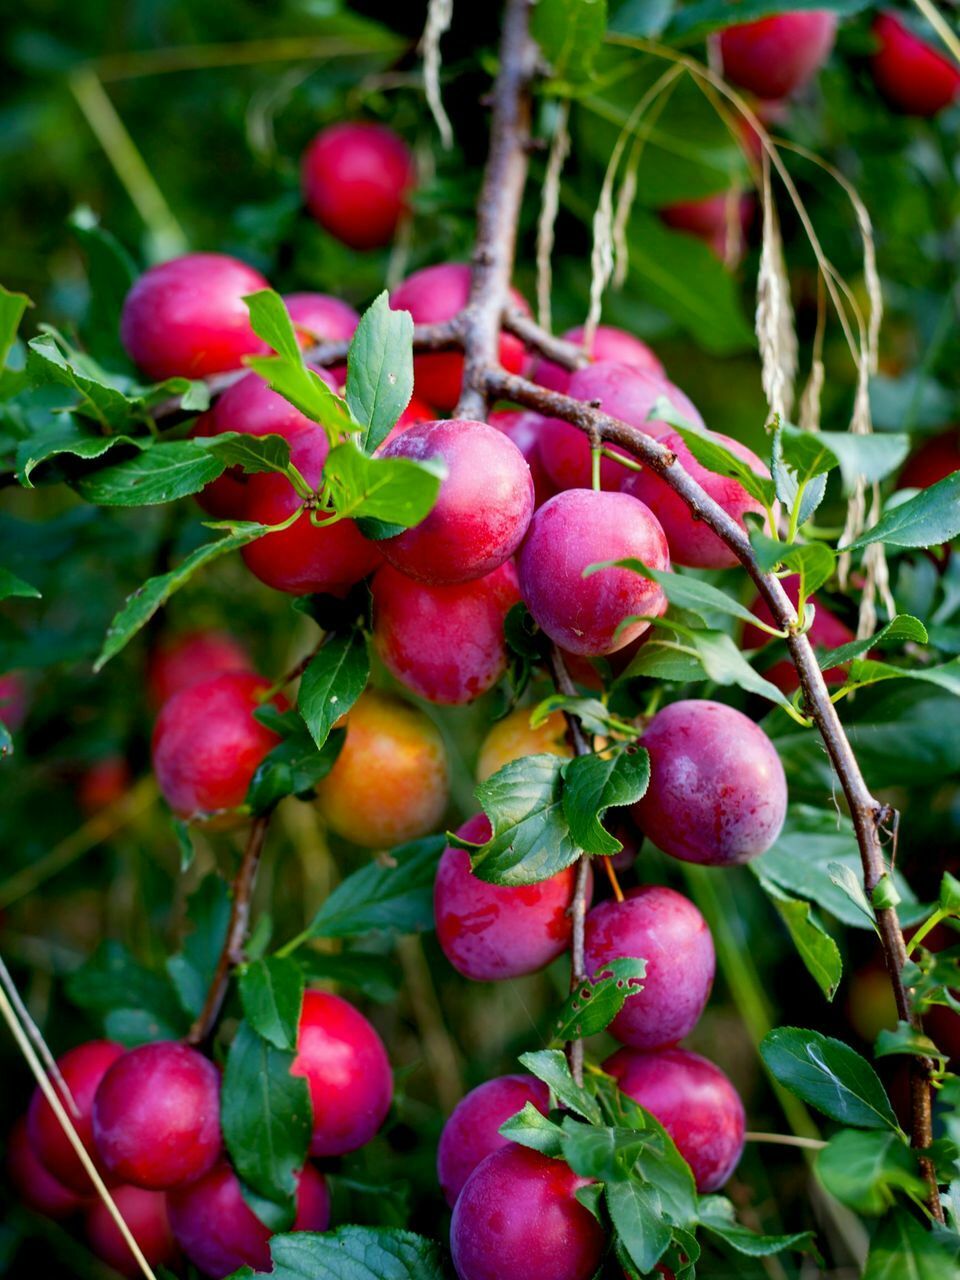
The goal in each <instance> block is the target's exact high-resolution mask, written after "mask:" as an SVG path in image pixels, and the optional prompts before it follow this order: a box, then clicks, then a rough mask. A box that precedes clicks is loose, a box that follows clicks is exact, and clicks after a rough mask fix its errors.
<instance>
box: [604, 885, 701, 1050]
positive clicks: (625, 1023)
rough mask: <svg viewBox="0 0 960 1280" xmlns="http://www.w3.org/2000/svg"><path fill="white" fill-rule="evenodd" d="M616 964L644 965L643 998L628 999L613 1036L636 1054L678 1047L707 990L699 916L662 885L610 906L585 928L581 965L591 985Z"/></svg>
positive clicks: (639, 995) (633, 891)
mask: <svg viewBox="0 0 960 1280" xmlns="http://www.w3.org/2000/svg"><path fill="white" fill-rule="evenodd" d="M621 956H627V957H635V958H637V959H643V960H646V962H647V973H646V977H645V978H644V979H643V990H642V991H639V992H637V994H636V995H632V996H628V997H627V999H626V1000H625V1001H624V1005H623V1008H622V1009H621V1010H620V1012H619V1013H618V1014H617V1016H616V1017H615V1018H614V1020H613V1022H611V1024H610V1027H609V1030H610V1033H611V1035H614V1036H616V1038H617V1039H618V1040H619V1041H620V1042H621V1044H629V1045H633V1046H634V1047H635V1048H638V1049H659V1048H662V1047H663V1046H664V1045H673V1044H676V1043H677V1041H678V1040H682V1039H683V1037H684V1036H685V1035H688V1034H689V1033H690V1032H691V1031H692V1030H693V1028H694V1027H695V1026H696V1024H697V1022H698V1020H699V1018H700V1015H701V1013H703V1010H704V1007H705V1005H706V1003H707V998H708V997H709V995H710V988H711V987H712V986H713V974H714V969H715V967H716V957H715V955H714V951H713V938H712V937H711V936H710V930H709V928H708V927H707V922H706V920H704V918H703V916H702V915H701V914H700V912H699V911H698V910H697V908H696V907H695V906H694V904H693V903H692V902H691V901H690V899H689V898H685V897H684V896H683V894H680V893H675V892H674V890H673V889H668V888H666V886H664V885H642V886H640V887H639V888H636V889H630V890H628V892H627V894H626V896H625V897H624V900H623V902H617V901H616V900H615V899H613V898H610V899H608V900H607V901H606V902H601V903H599V905H597V906H596V907H594V908H593V910H592V911H591V912H590V914H589V915H588V916H587V920H586V931H585V939H584V963H585V965H586V970H587V973H588V975H589V976H590V977H596V976H597V975H598V974H602V973H603V971H604V967H605V966H606V965H609V964H610V962H611V961H612V960H617V959H619V957H621Z"/></svg>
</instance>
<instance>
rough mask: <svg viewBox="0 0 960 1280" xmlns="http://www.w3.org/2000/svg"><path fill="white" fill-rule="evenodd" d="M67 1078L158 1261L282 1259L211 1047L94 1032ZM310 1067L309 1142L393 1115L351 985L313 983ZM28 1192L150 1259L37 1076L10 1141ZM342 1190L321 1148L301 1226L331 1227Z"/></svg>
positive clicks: (106, 1252) (364, 1136)
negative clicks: (233, 1131) (224, 1114)
mask: <svg viewBox="0 0 960 1280" xmlns="http://www.w3.org/2000/svg"><path fill="white" fill-rule="evenodd" d="M57 1067H58V1071H59V1075H60V1079H61V1080H62V1085H61V1084H60V1083H59V1082H58V1083H57V1084H56V1088H57V1089H58V1092H59V1093H60V1100H61V1102H62V1103H63V1105H64V1107H65V1108H66V1109H67V1111H68V1113H69V1114H70V1115H71V1117H72V1120H73V1124H74V1127H75V1129H76V1132H77V1135H78V1137H79V1138H80V1141H81V1142H82V1144H83V1146H84V1148H85V1149H86V1151H87V1154H88V1155H89V1156H90V1158H91V1160H92V1161H93V1163H94V1165H95V1166H96V1168H97V1170H98V1172H99V1173H100V1175H101V1177H102V1178H103V1179H104V1181H105V1182H106V1184H107V1186H108V1187H109V1189H110V1194H111V1196H112V1198H113V1200H114V1202H115V1204H116V1206H117V1208H118V1209H119V1211H120V1214H121V1216H122V1217H123V1219H124V1220H125V1222H126V1223H127V1225H128V1227H129V1228H130V1230H131V1233H132V1234H133V1236H134V1238H135V1239H136V1241H137V1243H138V1245H139V1246H140V1249H141V1251H142V1252H143V1255H144V1256H145V1257H146V1259H147V1261H148V1262H149V1263H150V1265H151V1266H154V1267H159V1266H171V1265H175V1264H176V1263H177V1262H178V1261H179V1259H180V1258H181V1257H184V1258H186V1259H187V1261H189V1262H190V1263H192V1264H193V1266H195V1267H196V1268H197V1269H198V1270H199V1271H200V1272H202V1273H203V1274H204V1275H206V1276H211V1277H214V1278H219V1277H222V1276H226V1275H229V1274H230V1273H231V1272H233V1271H235V1270H237V1269H238V1268H240V1267H243V1266H249V1267H253V1268H255V1269H256V1270H263V1269H267V1268H268V1267H269V1265H270V1252H269V1247H268V1243H269V1239H270V1235H271V1232H270V1230H269V1228H268V1227H267V1226H266V1225H265V1224H264V1223H263V1222H261V1221H260V1219H259V1218H258V1217H257V1215H256V1214H255V1213H254V1212H253V1210H252V1209H251V1208H250V1206H249V1205H248V1203H247V1200H246V1199H245V1198H244V1195H243V1191H242V1188H241V1184H240V1181H239V1179H238V1177H237V1175H236V1173H235V1172H234V1170H233V1167H232V1165H231V1163H230V1161H229V1159H228V1157H227V1154H226V1151H225V1149H224V1144H223V1138H222V1134H221V1128H220V1072H219V1069H218V1068H217V1067H216V1066H215V1065H214V1063H213V1062H211V1060H210V1059H209V1058H208V1057H206V1056H205V1055H204V1054H203V1053H201V1052H200V1051H199V1050H198V1049H196V1048H194V1047H192V1046H191V1045H188V1044H182V1043H180V1042H177V1041H167V1040H162V1041H157V1042H154V1043H149V1044H142V1045H139V1046H137V1047H135V1048H131V1049H125V1048H124V1047H123V1046H122V1045H120V1044H115V1043H113V1042H112V1041H109V1040H92V1041H88V1042H87V1043H85V1044H81V1045H78V1046H77V1047H76V1048H74V1049H71V1050H69V1051H68V1052H67V1053H65V1054H64V1055H63V1056H62V1057H61V1058H60V1059H59V1061H58V1063H57ZM291 1072H292V1074H294V1075H297V1076H301V1077H302V1078H303V1079H305V1080H306V1082H307V1086H308V1090H309V1095H310V1106H311V1115H310V1116H304V1123H305V1124H309V1125H310V1126H311V1140H310V1155H311V1156H314V1157H319V1158H323V1157H330V1156H339V1155H343V1154H345V1153H347V1152H350V1151H356V1150H357V1149H358V1148H359V1147H362V1146H363V1145H364V1144H365V1143H367V1142H369V1141H370V1139H371V1138H372V1137H373V1136H374V1134H375V1133H376V1132H377V1130H378V1129H379V1128H380V1126H381V1125H382V1123H383V1121H384V1119H385V1118H386V1115H387V1112H388V1111H389V1109H390V1103H391V1100H392V1096H393V1079H392V1075H391V1071H390V1063H389V1060H388V1058H387V1053H386V1050H385V1048H384V1046H383V1043H382V1042H381V1040H380V1037H379V1036H378V1035H377V1033H376V1031H375V1030H374V1028H373V1027H372V1026H371V1025H370V1023H369V1022H368V1021H367V1019H366V1018H365V1017H364V1016H363V1015H362V1014H361V1013H359V1012H358V1010H357V1009H355V1008H354V1007H353V1006H352V1005H351V1004H349V1003H348V1002H347V1001H346V1000H343V999H342V998H341V997H339V996H336V995H331V994H329V993H327V992H322V991H308V992H307V993H306V994H305V996H304V1001H303V1009H302V1012H301V1015H300V1024H299V1028H298V1035H297V1053H296V1057H295V1059H294V1062H293V1065H292V1067H291ZM8 1172H9V1175H10V1179H11V1181H12V1182H13V1184H14V1186H15V1187H16V1189H17V1191H18V1193H19V1194H20V1196H21V1198H22V1199H23V1201H24V1202H25V1203H26V1204H27V1205H29V1207H30V1208H32V1209H34V1210H35V1211H36V1212H38V1213H42V1214H45V1215H47V1216H48V1217H51V1218H57V1219H61V1218H67V1217H70V1216H72V1215H75V1214H83V1215H84V1220H85V1225H86V1233H87V1238H88V1240H89V1243H90V1247H91V1249H92V1250H93V1252H94V1253H95V1254H97V1256H98V1257H100V1258H102V1259H103V1260H104V1261H105V1262H107V1263H109V1264H110V1266H112V1267H113V1268H114V1269H115V1270H117V1271H119V1272H120V1273H121V1274H122V1275H128V1276H136V1275H139V1274H140V1270H139V1267H138V1265H137V1263H136V1260H135V1258H134V1256H133V1253H132V1252H131V1250H130V1247H129V1245H128V1244H127V1243H126V1241H125V1240H124V1239H123V1236H122V1235H121V1233H120V1231H119V1229H118V1227H117V1226H116V1224H115V1222H114V1220H113V1218H112V1216H111V1215H110V1213H109V1211H108V1209H107V1207H106V1205H105V1204H104V1203H103V1202H102V1201H101V1200H99V1199H98V1198H97V1197H96V1195H95V1193H94V1187H93V1183H92V1182H91V1180H90V1176H89V1174H88V1173H87V1172H86V1170H85V1168H84V1166H83V1163H82V1162H81V1160H80V1158H79V1156H78V1155H77V1154H76V1152H75V1150H74V1148H73V1146H72V1145H71V1143H70V1141H69V1139H68V1138H67V1136H66V1133H65V1132H64V1130H63V1128H62V1127H61V1125H60V1121H59V1120H58V1118H57V1116H56V1113H55V1111H54V1109H53V1108H52V1107H51V1105H50V1103H49V1102H48V1100H47V1099H46V1097H45V1096H44V1094H43V1093H42V1092H41V1091H40V1089H39V1088H38V1089H37V1091H36V1092H35V1093H34V1095H33V1098H32V1099H31V1101H30V1106H29V1108H28V1111H27V1115H26V1117H25V1118H22V1119H20V1120H19V1121H17V1124H16V1125H15V1127H14V1129H13V1132H12V1134H11V1136H10V1140H9V1143H8ZM329 1221H330V1195H329V1191H328V1189H327V1184H326V1180H325V1178H324V1175H323V1173H322V1172H321V1171H320V1169H319V1168H317V1166H316V1165H315V1164H313V1163H311V1162H310V1161H308V1162H307V1164H305V1165H304V1167H303V1168H302V1169H301V1171H300V1173H299V1174H298V1175H297V1195H296V1218H295V1221H294V1224H293V1226H292V1228H291V1229H292V1230H294V1231H324V1230H326V1228H327V1227H328V1225H329Z"/></svg>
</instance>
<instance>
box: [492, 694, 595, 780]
mask: <svg viewBox="0 0 960 1280" xmlns="http://www.w3.org/2000/svg"><path fill="white" fill-rule="evenodd" d="M544 753H546V754H548V755H552V756H569V755H572V754H573V752H572V751H571V749H570V744H569V743H568V741H567V722H566V720H564V718H563V715H562V713H561V712H559V711H551V712H550V714H549V715H548V716H547V718H546V719H545V720H544V721H543V723H542V724H539V725H537V727H536V729H532V728H531V727H530V708H529V707H517V709H516V710H515V711H511V712H510V714H509V715H506V716H504V717H503V719H502V720H498V721H497V722H496V723H495V724H494V725H492V726H491V728H490V732H489V733H488V734H487V736H486V737H485V738H484V740H483V742H482V743H481V744H480V754H479V755H478V757H477V781H478V782H484V781H485V780H486V779H487V778H489V777H490V775H491V774H493V773H496V772H497V770H498V769H502V768H503V766H504V765H505V764H509V763H510V761H511V760H519V759H520V758H521V757H522V756H535V755H542V754H544Z"/></svg>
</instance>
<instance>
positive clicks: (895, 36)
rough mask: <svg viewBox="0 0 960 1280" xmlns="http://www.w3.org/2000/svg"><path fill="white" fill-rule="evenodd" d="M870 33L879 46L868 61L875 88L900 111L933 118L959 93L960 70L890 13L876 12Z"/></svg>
mask: <svg viewBox="0 0 960 1280" xmlns="http://www.w3.org/2000/svg"><path fill="white" fill-rule="evenodd" d="M873 34H874V36H875V37H876V39H877V40H878V41H879V45H880V47H879V48H878V49H877V51H876V53H874V54H873V56H872V57H871V59H870V69H871V70H872V72H873V78H874V80H875V81H876V85H877V88H878V89H879V90H880V92H881V93H882V94H883V96H884V97H885V98H886V100H887V101H888V102H889V103H890V104H891V106H894V107H896V108H897V109H898V110H899V111H903V112H906V113H907V115H911V116H935V115H936V114H937V112H939V111H942V110H943V109H944V107H948V106H949V105H950V104H951V102H954V101H955V100H956V98H957V95H958V94H960V71H958V69H957V67H956V66H955V65H954V64H953V62H951V61H950V59H949V58H948V57H946V56H945V55H944V54H941V53H940V51H939V50H938V49H935V48H934V47H933V46H932V45H929V44H927V42H926V41H925V40H921V39H920V37H919V36H916V35H914V34H913V32H912V31H911V30H910V29H909V27H907V26H906V25H905V24H904V23H902V22H901V21H900V20H899V19H898V18H897V17H895V16H894V15H893V14H892V13H878V14H877V16H876V17H875V18H874V20H873Z"/></svg>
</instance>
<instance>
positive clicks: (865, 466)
mask: <svg viewBox="0 0 960 1280" xmlns="http://www.w3.org/2000/svg"><path fill="white" fill-rule="evenodd" d="M778 435H779V439H780V448H781V450H782V455H783V458H784V461H785V462H786V463H787V464H788V465H789V466H790V467H792V468H793V470H794V471H795V472H796V473H797V478H798V479H799V480H801V481H804V480H806V481H810V480H812V479H814V478H816V477H818V476H821V475H825V474H826V473H827V472H828V471H831V470H832V469H833V468H834V467H836V466H839V468H840V472H841V475H842V477H843V487H844V491H845V492H847V493H850V492H851V491H852V490H853V489H854V488H855V487H856V484H857V481H858V480H859V479H860V478H863V479H864V480H865V481H866V482H867V484H873V483H874V482H876V481H878V480H883V479H884V478H885V477H886V476H888V475H890V474H891V473H892V472H894V471H896V469H897V468H898V467H899V466H900V464H901V462H903V460H904V458H905V457H906V456H907V454H908V453H909V452H910V437H909V436H908V435H904V434H901V435H897V434H894V433H893V432H892V431H884V432H880V433H877V434H871V435H865V436H863V435H854V434H852V433H851V432H849V431H801V430H800V429H799V428H798V427H793V426H790V425H789V424H785V425H784V426H783V427H781V428H780V430H779V432H778Z"/></svg>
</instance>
